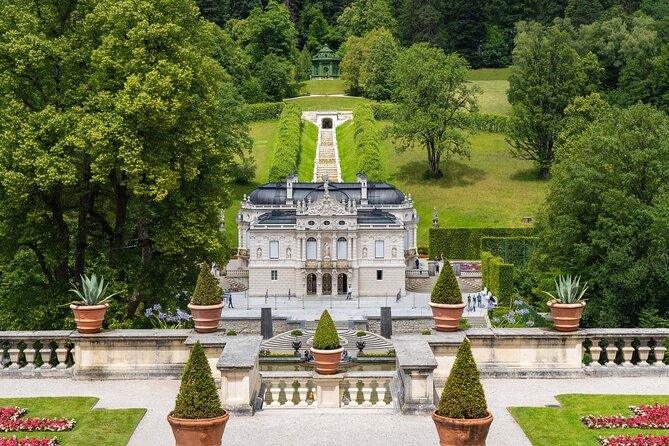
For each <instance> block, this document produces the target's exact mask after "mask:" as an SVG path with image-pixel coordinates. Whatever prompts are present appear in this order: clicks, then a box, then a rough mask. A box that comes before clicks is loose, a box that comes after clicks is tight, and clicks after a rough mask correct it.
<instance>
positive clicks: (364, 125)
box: [353, 104, 385, 181]
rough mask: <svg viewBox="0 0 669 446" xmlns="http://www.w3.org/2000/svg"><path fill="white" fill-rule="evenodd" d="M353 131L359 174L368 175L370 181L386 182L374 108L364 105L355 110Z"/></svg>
mask: <svg viewBox="0 0 669 446" xmlns="http://www.w3.org/2000/svg"><path fill="white" fill-rule="evenodd" d="M353 131H354V138H355V156H356V159H357V162H358V165H357V168H358V172H360V173H364V174H366V175H367V179H368V180H369V181H385V174H384V168H383V162H382V161H381V136H380V134H379V128H378V126H377V125H376V120H375V119H374V112H373V111H372V107H370V106H369V105H367V104H363V105H359V106H357V107H355V108H354V109H353Z"/></svg>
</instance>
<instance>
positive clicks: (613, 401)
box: [509, 395, 669, 446]
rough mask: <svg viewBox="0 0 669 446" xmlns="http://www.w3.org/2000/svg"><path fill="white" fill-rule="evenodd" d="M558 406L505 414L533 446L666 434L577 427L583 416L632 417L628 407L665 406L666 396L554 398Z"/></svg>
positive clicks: (575, 445)
mask: <svg viewBox="0 0 669 446" xmlns="http://www.w3.org/2000/svg"><path fill="white" fill-rule="evenodd" d="M556 398H557V400H558V401H559V402H560V404H561V405H562V407H556V408H553V407H510V408H509V412H511V415H513V417H514V418H515V419H516V421H517V422H518V424H520V427H521V428H522V429H523V431H524V432H525V435H527V438H529V440H530V442H531V443H532V445H533V446H597V445H599V442H598V441H597V438H598V437H599V436H600V435H601V436H603V437H609V436H611V435H618V434H624V435H633V436H634V435H637V434H639V433H643V434H644V435H647V434H653V435H662V434H664V435H667V434H669V430H659V429H646V430H642V429H601V430H600V429H597V430H594V429H593V430H591V429H587V428H586V427H585V426H583V424H581V421H580V419H581V417H583V416H586V415H595V416H601V415H618V414H623V415H628V416H629V415H632V412H630V411H629V409H628V406H638V405H639V404H654V403H655V402H659V403H661V404H663V403H665V404H666V403H669V396H667V395H655V396H648V395H636V396H633V395H632V396H631V395H558V396H557V397H556Z"/></svg>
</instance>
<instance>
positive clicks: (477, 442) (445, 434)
mask: <svg viewBox="0 0 669 446" xmlns="http://www.w3.org/2000/svg"><path fill="white" fill-rule="evenodd" d="M432 421H434V426H435V427H436V428H437V434H438V435H439V444H440V445H441V446H485V441H486V438H487V437H488V431H489V430H490V425H491V424H492V413H490V412H488V416H487V417H485V418H474V419H469V420H466V419H460V418H447V417H442V416H441V415H438V414H437V411H436V410H435V411H433V412H432Z"/></svg>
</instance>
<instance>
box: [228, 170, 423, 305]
mask: <svg viewBox="0 0 669 446" xmlns="http://www.w3.org/2000/svg"><path fill="white" fill-rule="evenodd" d="M297 179H298V178H297V176H296V175H294V176H290V177H288V179H287V180H286V182H285V183H268V184H265V185H263V186H261V187H259V188H258V189H256V190H255V191H253V192H252V193H251V195H250V196H249V197H246V196H245V197H244V200H243V202H242V208H241V210H240V212H239V214H238V216H237V223H238V228H239V234H238V246H239V248H238V256H239V259H240V264H241V266H242V268H247V269H248V272H249V295H250V296H264V295H266V294H268V295H274V294H276V295H279V296H285V295H287V294H288V292H289V291H290V293H291V294H292V295H297V296H305V295H315V296H330V295H332V294H334V295H345V294H346V292H347V289H348V287H349V286H350V287H351V288H352V293H353V296H358V295H360V296H384V295H386V294H387V295H389V296H395V295H396V294H397V293H398V292H400V293H401V294H402V295H405V293H406V290H405V270H406V268H407V266H408V265H413V262H414V261H415V255H416V228H417V225H418V214H417V213H416V210H415V209H414V205H413V200H412V199H411V196H410V195H409V196H408V197H405V196H404V194H403V193H402V192H400V191H399V190H397V189H396V188H395V187H393V186H391V185H389V184H387V183H368V182H367V177H366V176H365V175H358V182H357V183H328V182H327V180H326V181H324V182H320V183H300V182H298V181H297Z"/></svg>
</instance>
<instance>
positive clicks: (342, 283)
mask: <svg viewBox="0 0 669 446" xmlns="http://www.w3.org/2000/svg"><path fill="white" fill-rule="evenodd" d="M347 291H348V276H347V275H346V274H339V276H337V293H338V294H346V292H347Z"/></svg>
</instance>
